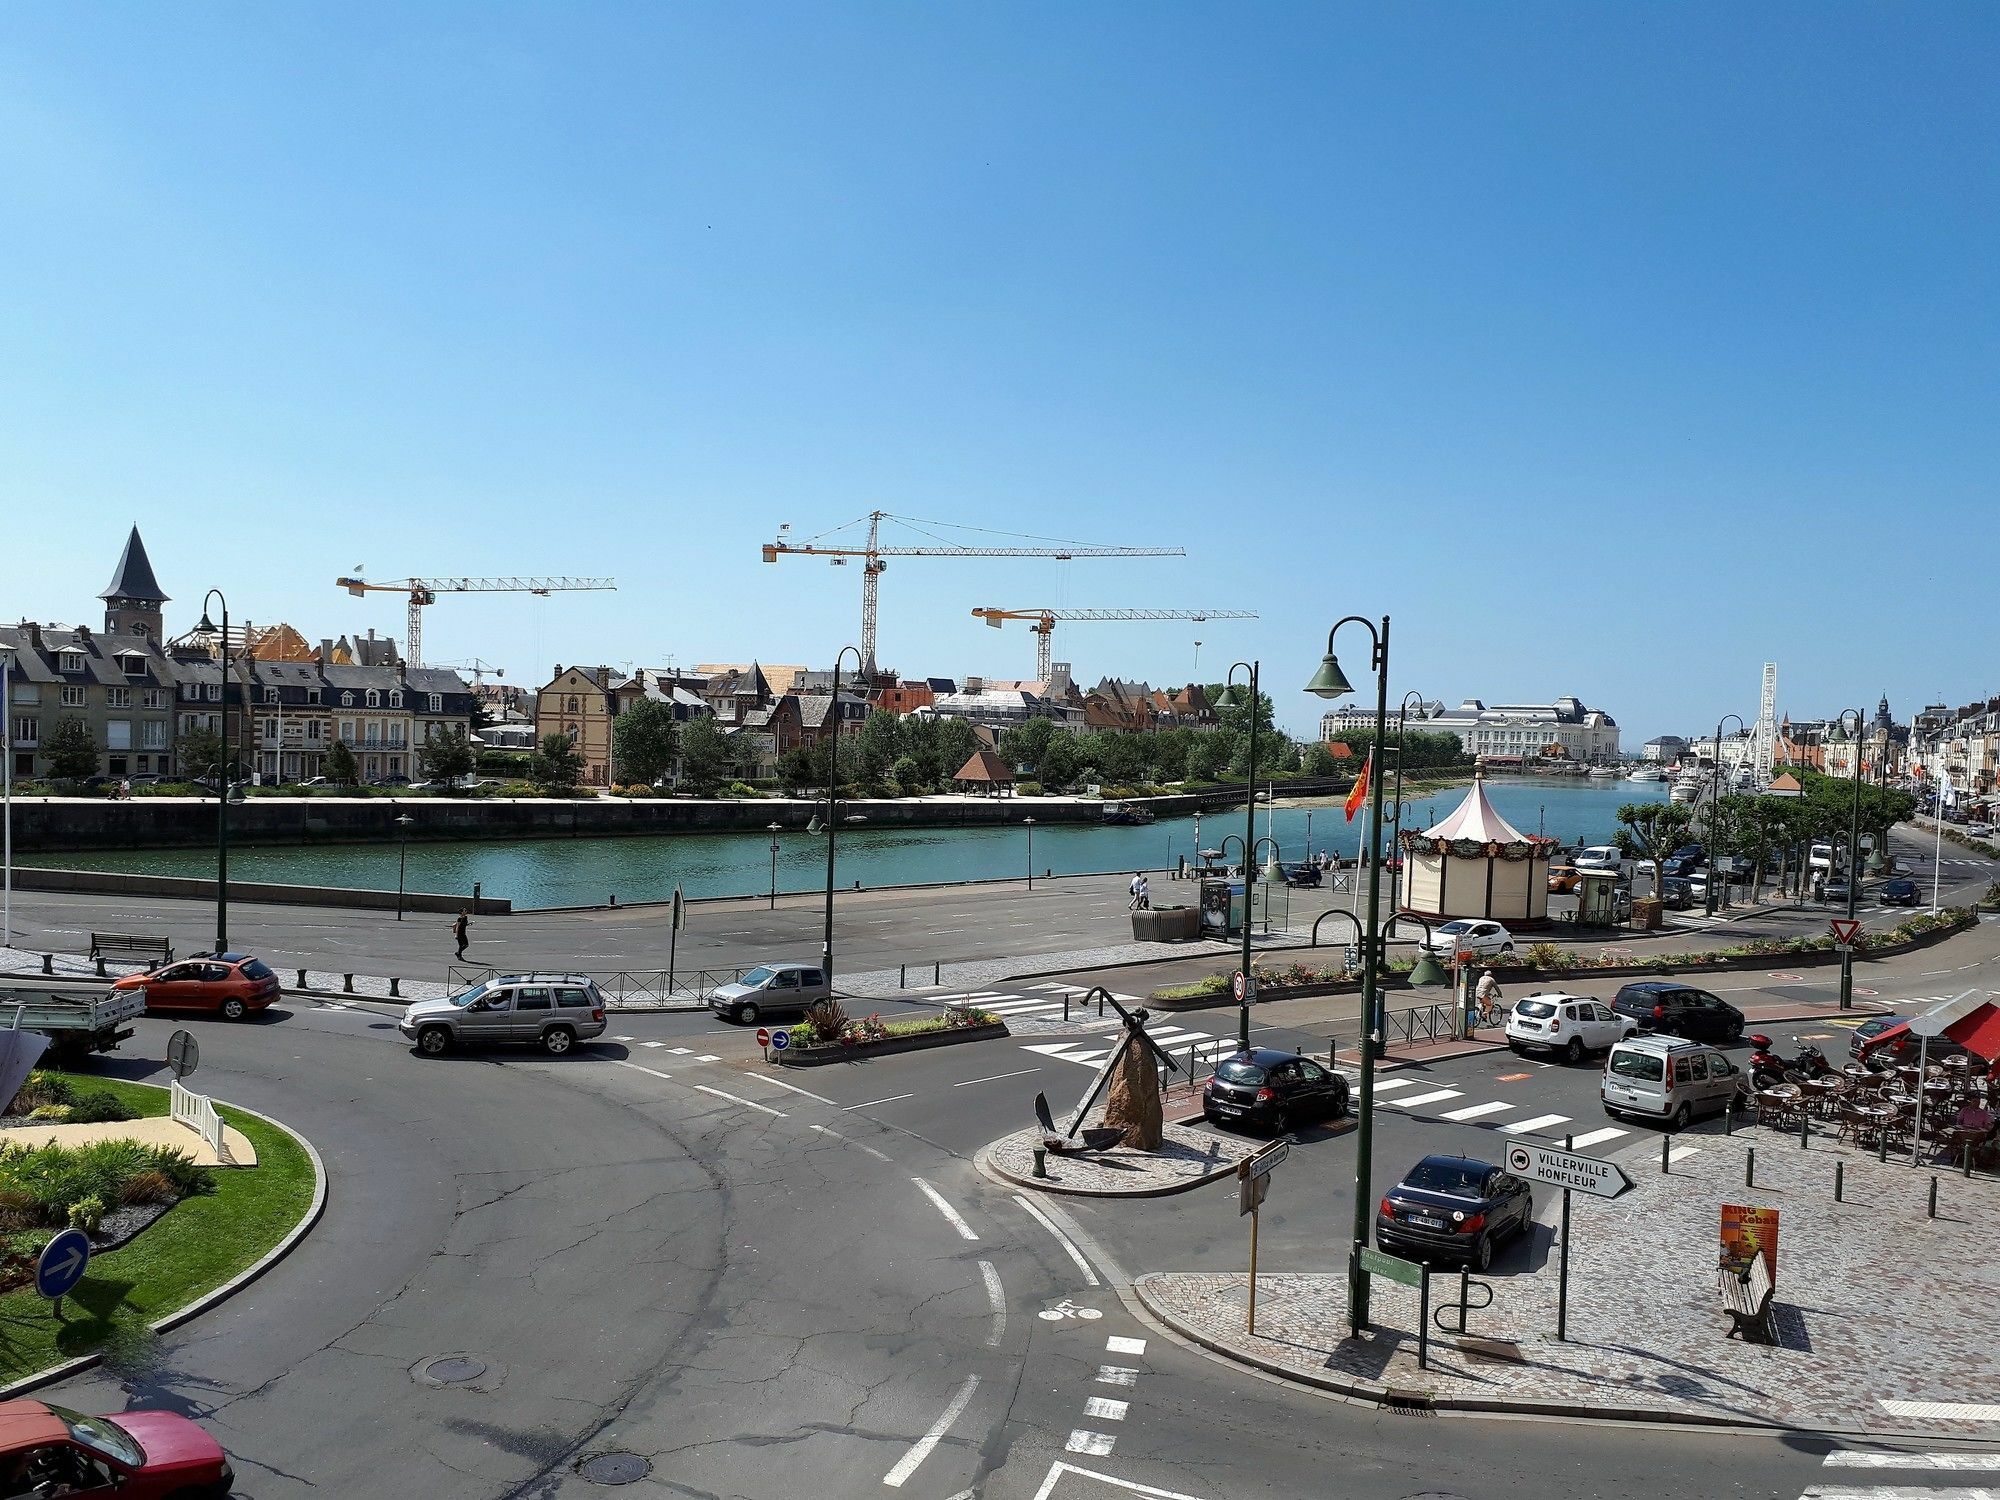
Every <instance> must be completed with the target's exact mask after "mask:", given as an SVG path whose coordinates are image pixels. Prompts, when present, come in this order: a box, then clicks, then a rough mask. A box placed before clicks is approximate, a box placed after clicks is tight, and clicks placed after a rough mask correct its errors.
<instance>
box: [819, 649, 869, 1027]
mask: <svg viewBox="0 0 2000 1500" xmlns="http://www.w3.org/2000/svg"><path fill="white" fill-rule="evenodd" d="M850 651H852V652H854V669H855V670H856V671H857V672H860V671H865V670H866V663H864V662H863V661H862V659H861V653H860V652H859V651H858V650H856V649H855V648H854V647H853V646H842V647H841V648H840V651H839V652H838V654H836V655H835V657H834V658H833V701H832V702H831V703H829V704H828V705H827V707H826V713H827V718H829V719H830V720H832V722H833V731H832V733H831V734H830V735H828V737H827V741H826V935H825V937H824V938H823V939H822V940H821V943H820V950H819V966H820V970H821V972H822V973H824V974H825V975H826V991H827V993H828V994H829V995H830V994H832V993H833V849H834V843H835V841H836V840H837V839H838V838H839V836H840V819H839V817H838V816H837V814H838V813H839V811H840V664H841V663H842V662H843V661H845V660H846V659H847V653H848V652H850Z"/></svg>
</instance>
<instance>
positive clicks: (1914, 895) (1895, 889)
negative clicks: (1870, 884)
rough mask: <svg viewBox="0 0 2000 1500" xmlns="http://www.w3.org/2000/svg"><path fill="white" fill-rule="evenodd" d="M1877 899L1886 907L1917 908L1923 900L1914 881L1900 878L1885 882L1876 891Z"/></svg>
mask: <svg viewBox="0 0 2000 1500" xmlns="http://www.w3.org/2000/svg"><path fill="white" fill-rule="evenodd" d="M1875 899H1876V900H1878V901H1880V902H1881V903H1882V904H1883V905H1884V906H1915V905H1916V904H1917V903H1918V902H1919V901H1921V900H1922V899H1923V893H1922V892H1921V891H1919V890H1918V889H1917V883H1916V882H1915V881H1914V880H1909V879H1906V878H1898V879H1895V880H1885V881H1883V882H1882V884H1881V885H1880V886H1878V887H1877V888H1876V890H1875Z"/></svg>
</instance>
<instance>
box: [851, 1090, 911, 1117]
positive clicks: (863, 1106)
mask: <svg viewBox="0 0 2000 1500" xmlns="http://www.w3.org/2000/svg"><path fill="white" fill-rule="evenodd" d="M916 1097H917V1096H916V1095H915V1094H891V1095H890V1096H889V1097H888V1098H886V1099H870V1100H869V1101H868V1103H867V1104H843V1105H842V1106H841V1107H840V1112H841V1113H842V1114H846V1113H847V1112H848V1111H849V1110H850V1109H867V1108H869V1107H870V1106H872V1105H876V1104H894V1103H895V1102H896V1101H897V1100H898V1099H914V1098H916Z"/></svg>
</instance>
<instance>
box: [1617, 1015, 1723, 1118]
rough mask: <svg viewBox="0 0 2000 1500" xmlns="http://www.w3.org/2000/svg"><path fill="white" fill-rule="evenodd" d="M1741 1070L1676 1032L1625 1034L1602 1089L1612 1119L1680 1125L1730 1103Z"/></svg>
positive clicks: (1717, 1053) (1715, 1051) (1707, 1048)
mask: <svg viewBox="0 0 2000 1500" xmlns="http://www.w3.org/2000/svg"><path fill="white" fill-rule="evenodd" d="M1742 1083H1743V1070H1742V1069H1741V1068H1739V1067H1737V1066H1736V1064H1735V1063H1733V1062H1731V1061H1730V1060H1729V1059H1728V1058H1727V1057H1726V1056H1724V1055H1723V1054H1722V1053H1721V1052H1718V1051H1717V1050H1716V1049H1715V1048H1713V1047H1709V1046H1705V1045H1703V1044H1702V1043H1700V1042H1689V1041H1683V1040H1682V1039H1681V1038H1679V1037H1672V1036H1659V1035H1649V1036H1633V1037H1627V1038H1625V1040H1623V1041H1621V1042H1619V1043H1618V1044H1617V1045H1616V1046H1614V1047H1613V1048H1612V1049H1611V1056H1610V1057H1609V1058H1607V1059H1606V1060H1605V1063H1604V1079H1603V1082H1602V1083H1600V1084H1599V1085H1598V1090H1599V1093H1600V1095H1601V1097H1602V1098H1603V1100H1604V1112H1605V1113H1606V1114H1607V1115H1610V1116H1611V1117H1612V1118H1613V1119H1624V1118H1625V1117H1626V1116H1628V1115H1630V1116H1634V1117H1636V1118H1639V1119H1643V1120H1661V1121H1665V1122H1666V1123H1668V1124H1670V1125H1672V1126H1673V1128H1674V1129H1676V1130H1684V1129H1686V1128H1687V1124H1688V1121H1690V1120H1692V1119H1693V1118H1694V1117H1695V1116H1696V1115H1699V1114H1709V1113H1716V1112H1720V1111H1721V1110H1725V1109H1727V1108H1728V1107H1729V1100H1730V1096H1731V1095H1733V1094H1734V1093H1736V1092H1737V1090H1738V1089H1739V1088H1740V1087H1741V1085H1742Z"/></svg>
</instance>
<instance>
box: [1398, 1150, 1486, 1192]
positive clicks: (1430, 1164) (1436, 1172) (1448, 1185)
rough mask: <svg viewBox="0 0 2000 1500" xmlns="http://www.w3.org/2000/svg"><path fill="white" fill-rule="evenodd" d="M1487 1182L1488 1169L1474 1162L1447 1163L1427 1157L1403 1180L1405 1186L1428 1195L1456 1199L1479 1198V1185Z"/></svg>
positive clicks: (1436, 1158)
mask: <svg viewBox="0 0 2000 1500" xmlns="http://www.w3.org/2000/svg"><path fill="white" fill-rule="evenodd" d="M1485 1180H1486V1168H1485V1166H1484V1165H1483V1164H1481V1163H1479V1162H1473V1161H1446V1160H1444V1159H1443V1158H1441V1157H1435V1156H1433V1157H1427V1158H1426V1159H1424V1160H1423V1161H1420V1162H1418V1163H1417V1165H1416V1168H1415V1170H1414V1171H1412V1172H1411V1173H1410V1175H1409V1176H1408V1177H1405V1178H1404V1179H1403V1186H1404V1187H1407V1188H1417V1189H1419V1190H1420V1191H1422V1192H1426V1193H1449V1194H1451V1195H1452V1196H1453V1197H1454V1198H1477V1197H1478V1196H1479V1184H1480V1183H1481V1182H1483V1181H1485Z"/></svg>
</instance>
